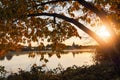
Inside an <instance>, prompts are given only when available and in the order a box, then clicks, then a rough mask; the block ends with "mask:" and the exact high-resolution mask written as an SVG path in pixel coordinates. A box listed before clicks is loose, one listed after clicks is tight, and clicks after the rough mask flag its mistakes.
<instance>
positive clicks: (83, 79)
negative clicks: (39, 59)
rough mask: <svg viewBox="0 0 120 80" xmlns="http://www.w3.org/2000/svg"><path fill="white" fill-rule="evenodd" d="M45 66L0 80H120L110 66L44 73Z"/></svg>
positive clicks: (21, 71)
mask: <svg viewBox="0 0 120 80" xmlns="http://www.w3.org/2000/svg"><path fill="white" fill-rule="evenodd" d="M44 67H45V66H36V65H33V66H32V67H31V71H23V70H21V69H20V71H19V73H14V74H10V75H9V76H8V77H6V78H5V77H4V76H2V77H1V78H0V80H120V76H119V75H118V74H117V73H116V71H115V69H114V67H113V65H112V64H95V65H92V66H82V67H78V66H75V65H74V66H72V67H68V68H67V69H65V70H64V69H63V68H62V67H61V66H58V67H57V68H55V69H53V70H49V71H47V72H46V71H44V70H43V69H44Z"/></svg>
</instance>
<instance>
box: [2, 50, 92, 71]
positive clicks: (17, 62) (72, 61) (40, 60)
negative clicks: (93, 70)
mask: <svg viewBox="0 0 120 80" xmlns="http://www.w3.org/2000/svg"><path fill="white" fill-rule="evenodd" d="M93 53H94V51H87V52H83V51H82V52H80V51H64V52H50V51H47V52H46V51H45V52H44V51H43V52H35V51H34V52H30V51H28V52H25V51H24V52H9V53H7V54H6V55H4V56H2V57H1V58H0V63H1V65H3V66H5V67H6V69H7V70H8V71H10V72H17V71H18V68H21V69H23V70H29V69H30V67H31V66H32V65H33V64H37V65H38V66H41V65H43V64H46V70H47V69H54V68H56V67H57V66H58V64H61V65H62V67H63V68H66V67H69V66H72V65H77V66H82V65H92V64H93V58H92V57H93V56H94V54H93Z"/></svg>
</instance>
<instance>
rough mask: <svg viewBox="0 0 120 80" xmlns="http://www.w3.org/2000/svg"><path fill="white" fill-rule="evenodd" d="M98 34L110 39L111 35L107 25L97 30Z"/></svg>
mask: <svg viewBox="0 0 120 80" xmlns="http://www.w3.org/2000/svg"><path fill="white" fill-rule="evenodd" d="M97 34H98V35H99V36H100V37H101V38H103V39H105V40H106V39H109V38H110V36H111V35H110V33H109V32H108V30H107V29H106V27H105V26H101V27H100V29H99V30H98V31H97Z"/></svg>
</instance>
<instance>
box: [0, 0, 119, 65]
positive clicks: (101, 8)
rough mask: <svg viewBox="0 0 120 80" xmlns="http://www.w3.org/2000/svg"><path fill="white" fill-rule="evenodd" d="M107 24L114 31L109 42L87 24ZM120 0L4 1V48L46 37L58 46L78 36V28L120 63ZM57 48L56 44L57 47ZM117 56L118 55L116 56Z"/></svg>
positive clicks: (0, 36)
mask: <svg viewBox="0 0 120 80" xmlns="http://www.w3.org/2000/svg"><path fill="white" fill-rule="evenodd" d="M82 22H84V23H86V24H90V25H91V26H97V25H99V24H102V25H105V26H106V27H107V29H108V30H109V32H110V35H111V38H110V40H108V41H104V40H103V39H101V38H100V37H99V36H98V35H97V34H96V33H95V32H93V31H92V30H90V29H89V28H87V27H86V25H85V24H83V23H82ZM119 26H120V1H119V0H88V1H85V0H1V1H0V49H5V50H10V49H15V50H16V49H17V48H19V47H20V46H19V45H17V44H20V43H26V42H28V44H29V46H31V44H30V43H31V41H34V42H39V41H40V39H41V40H43V39H44V38H46V39H47V40H48V42H51V43H52V44H54V46H56V47H58V45H60V44H62V42H63V41H65V40H66V39H69V38H70V37H72V36H77V37H80V38H81V36H80V35H78V32H77V30H76V27H78V28H79V29H81V30H83V31H84V32H85V33H87V34H88V35H90V36H91V37H92V38H93V39H95V40H96V41H97V42H98V44H99V45H100V46H101V48H102V50H103V51H104V52H105V53H108V55H109V56H110V57H111V56H114V57H112V61H113V62H115V63H116V64H117V65H118V64H119V63H118V61H120V58H119V57H118V56H119V53H120V49H119V44H120V43H119ZM54 48H55V47H54ZM115 55H116V56H115Z"/></svg>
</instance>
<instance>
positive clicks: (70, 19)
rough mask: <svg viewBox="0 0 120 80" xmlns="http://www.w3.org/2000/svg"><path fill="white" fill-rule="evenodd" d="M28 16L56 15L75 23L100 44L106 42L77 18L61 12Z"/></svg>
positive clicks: (102, 44) (30, 15)
mask: <svg viewBox="0 0 120 80" xmlns="http://www.w3.org/2000/svg"><path fill="white" fill-rule="evenodd" d="M27 16H28V17H32V16H51V17H57V18H61V19H63V20H65V21H68V22H70V23H72V24H74V25H76V26H77V27H78V28H79V29H81V30H83V31H84V32H85V33H87V34H88V35H89V36H91V37H92V38H93V39H95V40H96V41H97V42H98V43H99V44H100V45H101V46H104V45H105V44H106V43H105V41H104V40H102V39H101V38H100V37H99V36H98V35H96V33H95V32H93V31H91V30H90V29H88V28H87V27H85V26H84V25H83V24H81V23H80V22H78V21H77V20H75V19H73V18H69V17H67V16H64V15H61V14H56V13H36V14H29V15H27Z"/></svg>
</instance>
